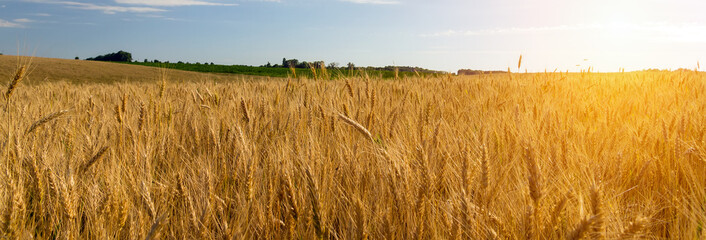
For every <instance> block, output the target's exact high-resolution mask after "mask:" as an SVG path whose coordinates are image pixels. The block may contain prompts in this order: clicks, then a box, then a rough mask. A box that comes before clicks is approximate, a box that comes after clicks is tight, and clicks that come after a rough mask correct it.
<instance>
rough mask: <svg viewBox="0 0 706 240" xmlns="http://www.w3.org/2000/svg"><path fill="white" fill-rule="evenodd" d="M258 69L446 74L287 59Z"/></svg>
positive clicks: (401, 68) (420, 69)
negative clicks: (324, 69) (322, 69)
mask: <svg viewBox="0 0 706 240" xmlns="http://www.w3.org/2000/svg"><path fill="white" fill-rule="evenodd" d="M260 67H267V68H315V69H321V68H327V69H339V70H366V71H391V72H394V71H397V72H408V73H427V74H429V73H431V74H445V73H446V72H442V71H434V70H429V69H424V68H420V67H410V66H385V67H356V65H355V64H354V63H352V62H348V64H346V65H340V64H339V63H337V62H331V63H329V64H326V63H325V62H324V61H313V62H307V61H299V60H298V59H296V58H294V59H287V58H282V64H274V65H272V64H271V63H270V62H268V63H267V64H265V65H261V66H260Z"/></svg>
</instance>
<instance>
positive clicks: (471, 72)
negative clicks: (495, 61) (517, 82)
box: [458, 69, 507, 75]
mask: <svg viewBox="0 0 706 240" xmlns="http://www.w3.org/2000/svg"><path fill="white" fill-rule="evenodd" d="M492 73H507V71H483V70H471V69H459V70H458V75H478V74H492Z"/></svg>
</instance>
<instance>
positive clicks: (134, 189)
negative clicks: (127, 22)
mask: <svg viewBox="0 0 706 240" xmlns="http://www.w3.org/2000/svg"><path fill="white" fill-rule="evenodd" d="M39 67H40V66H38V68H39ZM16 74H17V72H13V74H12V75H8V76H4V78H5V79H8V80H9V81H8V82H13V80H14V79H17V77H16V76H15V75H16ZM22 75H24V74H22ZM167 76H168V75H167ZM155 79H158V77H157V76H155ZM162 80H163V81H160V80H157V81H153V82H140V83H130V82H122V83H113V84H97V83H96V84H91V83H84V84H81V85H74V84H71V83H64V82H44V83H36V84H25V83H23V81H22V78H20V79H19V83H18V84H16V85H12V84H11V83H8V82H5V85H4V86H10V87H9V89H7V88H3V93H4V95H5V98H3V101H2V103H0V105H1V106H2V107H1V108H0V150H1V151H2V152H1V153H0V155H2V158H1V159H2V161H1V162H0V169H2V171H1V173H0V183H1V184H0V202H2V204H0V224H1V225H0V236H8V237H10V238H11V239H14V238H20V239H28V238H36V239H54V238H56V239H233V238H237V239H240V238H246V239H291V238H298V239H313V238H323V239H363V238H368V239H485V238H491V239H492V238H500V239H547V238H569V239H579V238H582V237H592V238H605V239H615V238H633V237H646V238H677V239H695V238H703V237H704V233H703V232H702V231H703V230H702V229H703V224H704V221H705V220H706V209H705V208H704V204H705V202H704V201H706V162H704V155H705V154H706V149H704V147H705V146H706V144H705V142H704V140H705V136H704V133H706V125H704V122H706V95H704V93H705V92H706V75H703V74H701V73H696V72H655V73H609V74H604V73H568V74H567V73H528V74H496V75H477V76H466V77H456V76H443V77H405V78H401V79H400V80H382V79H378V78H366V77H364V76H354V77H348V78H343V79H340V80H331V81H322V80H310V79H304V78H300V79H276V80H269V81H267V80H250V79H245V80H233V81H230V82H212V81H203V82H200V83H193V82H191V83H190V82H171V81H169V79H162ZM8 97H9V98H8Z"/></svg>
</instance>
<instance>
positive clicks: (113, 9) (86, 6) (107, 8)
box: [25, 0, 167, 14]
mask: <svg viewBox="0 0 706 240" xmlns="http://www.w3.org/2000/svg"><path fill="white" fill-rule="evenodd" d="M25 1H26V2H35V3H47V4H59V5H64V6H67V7H70V8H76V9H83V10H96V11H102V12H104V13H106V14H115V13H119V12H131V13H151V12H165V11H167V10H164V9H160V8H151V7H123V6H112V5H97V4H93V3H83V2H72V1H53V0H25Z"/></svg>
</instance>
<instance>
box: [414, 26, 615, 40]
mask: <svg viewBox="0 0 706 240" xmlns="http://www.w3.org/2000/svg"><path fill="white" fill-rule="evenodd" d="M599 28H602V26H601V25H599V24H580V25H571V26H568V25H559V26H545V27H528V28H496V29H483V30H470V31H457V30H447V31H443V32H436V33H431V34H422V37H453V36H488V35H500V34H522V33H537V32H550V31H572V30H590V29H599Z"/></svg>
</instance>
